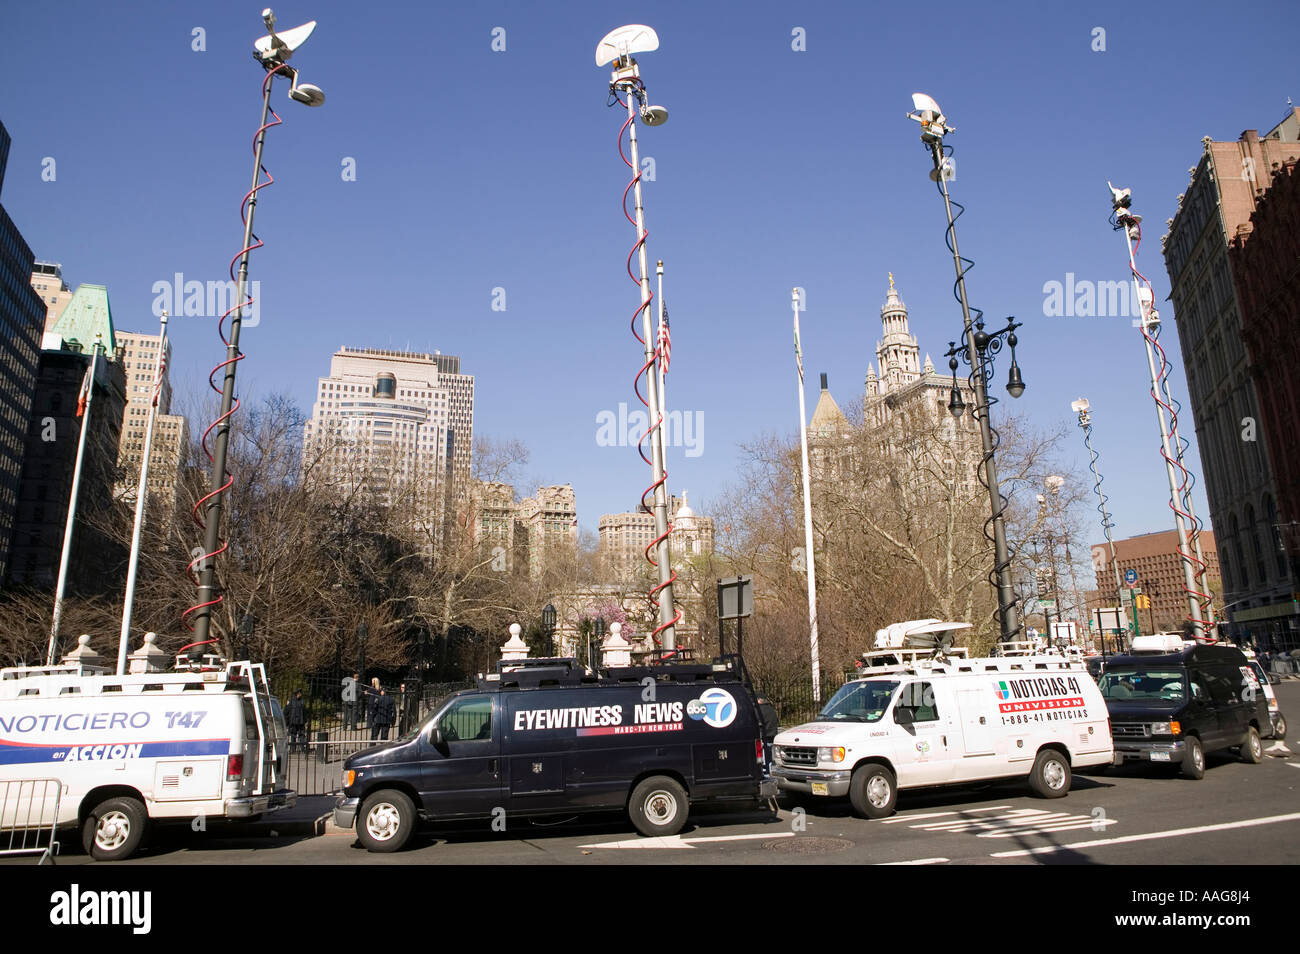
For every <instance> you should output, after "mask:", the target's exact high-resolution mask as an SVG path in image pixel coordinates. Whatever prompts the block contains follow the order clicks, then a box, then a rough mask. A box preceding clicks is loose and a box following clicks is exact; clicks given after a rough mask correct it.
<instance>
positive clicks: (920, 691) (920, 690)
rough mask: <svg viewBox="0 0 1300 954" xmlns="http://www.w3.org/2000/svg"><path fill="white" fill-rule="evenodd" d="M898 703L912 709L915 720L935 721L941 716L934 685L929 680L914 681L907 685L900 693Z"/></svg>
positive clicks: (913, 719)
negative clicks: (936, 702)
mask: <svg viewBox="0 0 1300 954" xmlns="http://www.w3.org/2000/svg"><path fill="white" fill-rule="evenodd" d="M898 704H899V705H900V706H906V707H907V708H909V709H911V710H912V712H913V716H912V721H914V722H935V721H937V720H938V718H939V707H938V706H937V705H936V704H935V701H934V686H933V685H931V684H930V683H928V682H914V683H912V684H911V685H909V686H907V687H906V688H905V689H903V691H902V693H901V694H900V695H899V698H898Z"/></svg>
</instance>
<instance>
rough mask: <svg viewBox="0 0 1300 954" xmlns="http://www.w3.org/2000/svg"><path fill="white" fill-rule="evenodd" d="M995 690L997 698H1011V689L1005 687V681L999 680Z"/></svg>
mask: <svg viewBox="0 0 1300 954" xmlns="http://www.w3.org/2000/svg"><path fill="white" fill-rule="evenodd" d="M997 692H998V698H999V699H1010V698H1011V690H1010V689H1008V688H1007V684H1006V683H1005V682H999V683H998V689H997Z"/></svg>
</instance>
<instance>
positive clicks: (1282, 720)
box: [1273, 712, 1286, 741]
mask: <svg viewBox="0 0 1300 954" xmlns="http://www.w3.org/2000/svg"><path fill="white" fill-rule="evenodd" d="M1273 738H1275V739H1277V740H1279V741H1281V740H1282V739H1285V738H1286V716H1284V715H1282V713H1280V712H1279V713H1278V714H1277V719H1275V720H1274V722H1273Z"/></svg>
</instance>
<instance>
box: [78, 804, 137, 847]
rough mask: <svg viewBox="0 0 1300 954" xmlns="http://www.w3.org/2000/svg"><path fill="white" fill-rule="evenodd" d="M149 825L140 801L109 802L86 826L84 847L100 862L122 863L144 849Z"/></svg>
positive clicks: (95, 811) (95, 810)
mask: <svg viewBox="0 0 1300 954" xmlns="http://www.w3.org/2000/svg"><path fill="white" fill-rule="evenodd" d="M148 821H149V819H148V816H147V815H146V813H145V810H144V805H142V804H141V803H140V800H139V799H137V798H122V797H119V798H110V799H107V800H106V801H102V802H100V803H99V804H98V805H96V806H95V807H94V808H93V809H92V810H91V812H90V814H88V815H87V816H86V820H85V821H84V822H82V825H81V846H82V847H83V848H85V849H86V854H88V855H90V857H92V858H94V859H95V860H96V861H121V860H122V859H123V858H129V857H131V855H133V854H135V851H136V849H137V848H139V847H140V842H141V841H142V840H143V839H144V829H145V826H146V825H147V824H148Z"/></svg>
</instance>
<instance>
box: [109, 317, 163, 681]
mask: <svg viewBox="0 0 1300 954" xmlns="http://www.w3.org/2000/svg"><path fill="white" fill-rule="evenodd" d="M158 338H159V341H158V367H157V369H156V371H157V373H156V374H155V375H154V388H153V397H152V398H151V399H150V401H149V416H148V418H147V419H146V420H145V425H144V458H143V459H142V461H141V462H140V482H139V484H138V485H137V486H136V489H135V528H134V529H133V530H132V531H131V560H130V563H129V564H128V566H127V571H126V599H125V601H124V602H123V604H122V636H121V638H120V639H119V640H118V642H117V674H118V675H119V676H122V675H125V674H126V651H127V644H128V643H129V642H130V639H131V607H132V606H133V605H134V603H135V573H136V569H137V567H138V566H139V565H140V533H141V531H142V530H143V529H144V506H145V496H146V486H147V481H148V479H149V457H150V455H151V453H152V451H153V426H154V421H155V419H156V418H157V415H158V399H159V396H160V393H161V390H162V376H163V366H164V362H165V361H166V360H167V312H165V311H164V312H163V313H162V329H161V330H160V331H159V332H158Z"/></svg>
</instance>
